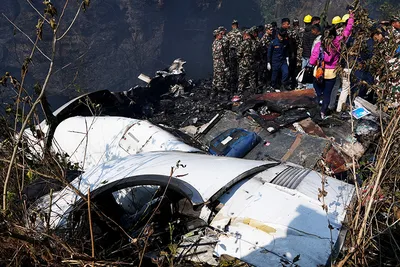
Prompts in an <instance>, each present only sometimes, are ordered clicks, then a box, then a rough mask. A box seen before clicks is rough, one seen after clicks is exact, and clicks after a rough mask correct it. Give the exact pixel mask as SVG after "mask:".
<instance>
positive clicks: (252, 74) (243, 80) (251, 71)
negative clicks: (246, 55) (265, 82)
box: [238, 59, 257, 92]
mask: <svg viewBox="0 0 400 267" xmlns="http://www.w3.org/2000/svg"><path fill="white" fill-rule="evenodd" d="M238 83H239V85H238V91H239V92H242V91H243V89H244V88H245V87H246V85H247V84H249V86H250V90H251V91H252V92H255V91H256V88H257V86H256V71H255V68H254V62H253V61H250V60H246V59H241V60H240V62H239V82H238Z"/></svg>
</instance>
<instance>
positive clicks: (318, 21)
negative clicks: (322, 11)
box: [311, 16, 321, 25]
mask: <svg viewBox="0 0 400 267" xmlns="http://www.w3.org/2000/svg"><path fill="white" fill-rule="evenodd" d="M311 24H312V25H320V24H321V18H320V17H317V16H314V17H312V19H311Z"/></svg>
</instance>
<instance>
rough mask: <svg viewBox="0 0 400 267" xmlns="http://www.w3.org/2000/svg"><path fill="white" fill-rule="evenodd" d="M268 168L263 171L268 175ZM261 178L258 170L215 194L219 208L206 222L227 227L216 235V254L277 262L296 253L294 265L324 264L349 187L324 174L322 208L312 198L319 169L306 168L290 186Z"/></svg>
mask: <svg viewBox="0 0 400 267" xmlns="http://www.w3.org/2000/svg"><path fill="white" fill-rule="evenodd" d="M281 166H282V165H281ZM281 166H279V168H281ZM275 168H277V167H275ZM272 169H274V168H271V169H270V170H266V171H265V172H266V173H270V174H271V173H272V172H271V170H272ZM263 177H265V175H263V173H260V174H258V175H257V176H256V177H255V178H252V179H250V180H246V181H242V182H240V183H239V184H237V185H235V186H234V187H232V188H231V189H230V190H229V191H228V192H229V193H228V192H227V194H224V195H223V196H222V197H221V198H219V200H220V201H221V203H223V204H224V207H223V208H222V209H221V210H220V211H219V213H218V214H217V215H216V217H215V218H214V219H213V221H212V223H211V226H213V227H215V228H218V229H221V230H224V229H226V228H227V229H228V232H227V234H226V235H221V236H220V242H219V243H218V245H217V246H216V248H215V252H216V254H217V255H222V254H229V255H231V256H233V257H237V258H239V259H242V260H243V261H246V262H248V263H250V264H254V265H255V266H281V264H280V262H281V261H282V260H284V259H286V260H289V261H292V260H293V259H294V258H295V257H296V256H297V255H300V261H299V262H297V264H298V265H299V266H319V265H325V263H326V261H327V259H328V257H329V255H330V254H331V244H332V243H331V241H332V242H336V240H337V238H338V234H339V230H340V228H341V226H342V221H343V220H344V217H345V214H346V207H347V205H348V204H349V202H350V199H351V197H352V195H353V190H354V187H353V186H352V185H349V184H347V183H345V182H341V181H339V180H336V179H333V178H330V177H328V178H327V184H326V185H325V190H326V191H327V192H328V194H327V196H326V197H325V203H326V205H327V206H328V213H326V212H325V211H324V210H323V209H322V202H321V201H319V200H318V188H321V176H320V174H318V173H316V172H310V173H309V174H308V175H307V176H306V177H305V178H304V180H303V182H302V183H301V184H300V185H299V186H298V187H297V188H296V189H295V190H293V189H288V188H283V187H281V186H277V185H274V184H270V183H268V182H265V180H264V179H263ZM263 180H264V181H263ZM329 223H330V225H332V226H333V230H332V231H330V229H329V228H328V225H329ZM227 225H228V226H227ZM331 235H332V239H331Z"/></svg>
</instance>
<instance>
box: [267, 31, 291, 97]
mask: <svg viewBox="0 0 400 267" xmlns="http://www.w3.org/2000/svg"><path fill="white" fill-rule="evenodd" d="M288 46H289V44H288V40H287V31H286V30H285V29H282V28H281V29H280V30H279V31H278V34H277V37H276V38H275V39H274V40H273V41H272V42H271V44H270V46H269V48H268V58H267V60H268V63H267V68H268V70H272V78H271V87H272V88H273V89H275V90H276V89H278V83H277V79H278V74H279V72H281V73H282V84H281V85H282V86H283V87H284V88H285V89H287V86H288V81H289V69H288V67H289V52H288Z"/></svg>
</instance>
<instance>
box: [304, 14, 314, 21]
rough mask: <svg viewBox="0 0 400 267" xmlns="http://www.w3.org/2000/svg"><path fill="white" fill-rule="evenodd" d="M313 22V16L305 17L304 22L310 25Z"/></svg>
mask: <svg viewBox="0 0 400 267" xmlns="http://www.w3.org/2000/svg"><path fill="white" fill-rule="evenodd" d="M311 20H312V16H311V15H310V14H308V15H307V16H305V17H304V20H303V21H304V22H305V23H310V22H311Z"/></svg>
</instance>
